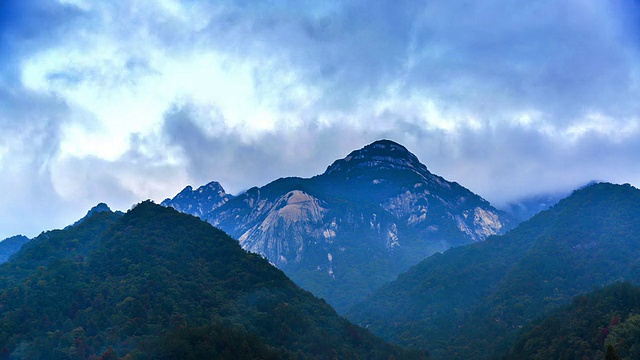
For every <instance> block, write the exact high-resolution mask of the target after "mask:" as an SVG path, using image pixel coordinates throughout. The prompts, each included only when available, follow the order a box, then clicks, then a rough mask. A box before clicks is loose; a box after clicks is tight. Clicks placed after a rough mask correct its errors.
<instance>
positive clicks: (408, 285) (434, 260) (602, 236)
mask: <svg viewBox="0 0 640 360" xmlns="http://www.w3.org/2000/svg"><path fill="white" fill-rule="evenodd" d="M638 259H640V191H639V190H638V189H636V188H634V187H631V186H629V185H613V184H606V183H601V184H595V185H592V186H589V187H586V188H583V189H580V190H577V191H575V192H574V193H573V194H572V195H571V196H569V197H567V198H565V199H563V200H561V201H560V202H559V203H558V204H556V205H555V206H553V207H552V208H550V209H549V210H546V211H543V212H541V213H539V214H538V215H536V216H534V217H533V218H531V219H530V220H529V221H526V222H524V223H522V224H520V225H519V226H518V227H516V228H515V229H513V230H511V231H510V232H508V233H507V234H505V235H502V236H495V237H490V238H488V239H487V240H486V241H484V242H480V243H475V244H471V245H468V246H465V247H459V248H454V249H450V250H448V251H446V252H445V253H443V254H436V255H433V256H431V257H429V258H427V259H425V260H424V261H422V262H420V263H419V264H418V265H416V266H414V267H413V268H411V269H410V270H409V271H407V272H406V273H403V274H401V275H399V276H398V278H397V280H395V281H394V282H392V283H390V284H387V285H385V286H383V287H382V288H380V289H379V290H378V291H377V292H376V293H375V294H373V295H372V296H371V297H369V298H368V299H367V300H366V301H364V302H362V303H360V304H358V305H356V306H354V307H353V308H352V309H351V310H350V311H349V312H347V314H346V316H347V318H349V319H350V320H352V321H353V322H355V323H357V324H361V325H362V326H365V327H367V328H368V329H370V330H371V331H372V332H373V333H375V334H377V335H379V336H381V337H383V338H384V339H386V340H388V341H391V342H394V343H397V344H401V345H408V346H412V347H416V348H423V349H429V350H430V351H431V353H432V354H433V355H435V356H436V357H441V358H448V359H455V358H458V359H463V358H478V359H482V358H488V357H490V356H498V355H500V354H501V353H504V352H505V351H507V350H508V349H509V347H510V346H511V345H510V344H511V342H512V341H513V340H514V338H515V335H516V332H517V330H518V329H520V328H522V327H523V326H526V325H527V324H528V323H529V322H530V321H531V320H533V319H535V318H537V317H539V316H542V315H543V314H544V313H546V312H547V311H550V310H552V309H555V308H557V307H558V306H560V305H563V304H567V303H568V302H569V301H570V300H571V299H572V298H573V297H574V296H577V295H579V294H581V293H584V292H587V291H590V290H592V289H593V287H596V286H602V285H606V284H609V283H613V282H615V281H619V280H628V281H631V282H633V283H638V282H640V261H639V260H638Z"/></svg>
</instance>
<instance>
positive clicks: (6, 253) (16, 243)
mask: <svg viewBox="0 0 640 360" xmlns="http://www.w3.org/2000/svg"><path fill="white" fill-rule="evenodd" d="M27 241H29V238H28V237H26V236H24V235H16V236H12V237H10V238H7V239H4V240H2V241H0V263H3V262H5V261H7V260H9V257H11V255H13V254H14V253H15V252H17V251H18V250H20V248H21V247H22V245H24V244H25V243H26V242H27Z"/></svg>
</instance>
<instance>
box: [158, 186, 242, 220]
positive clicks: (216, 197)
mask: <svg viewBox="0 0 640 360" xmlns="http://www.w3.org/2000/svg"><path fill="white" fill-rule="evenodd" d="M231 198H233V196H231V195H229V194H227V193H226V192H225V191H224V189H223V188H222V186H221V185H220V183H218V182H216V181H212V182H210V183H208V184H207V185H203V186H200V187H199V188H198V189H196V190H193V188H192V187H191V186H190V185H188V186H187V187H185V188H184V189H183V190H182V191H180V192H179V193H178V195H176V196H175V197H174V198H173V199H165V200H164V201H163V202H162V203H161V205H162V206H167V207H172V208H174V209H176V210H178V211H180V212H183V213H186V214H191V215H194V216H198V217H204V216H205V215H206V214H208V213H209V212H211V211H213V210H215V209H217V208H218V207H220V206H222V205H224V204H225V203H226V202H227V201H229V200H230V199H231Z"/></svg>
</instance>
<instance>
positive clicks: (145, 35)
mask: <svg viewBox="0 0 640 360" xmlns="http://www.w3.org/2000/svg"><path fill="white" fill-rule="evenodd" d="M638 10H640V9H639V6H638V4H637V3H633V2H629V1H622V0H617V1H616V0H614V1H605V0H597V1H578V0H564V1H551V0H548V1H536V2H534V3H531V4H523V3H522V2H516V1H510V0H501V1H497V0H484V1H463V2H426V3H425V2H422V1H376V2H365V1H349V2H346V1H323V2H316V1H284V0H281V1H271V2H269V3H268V4H267V3H260V2H258V3H256V2H247V1H239V0H238V1H198V0H191V1H173V0H163V1H142V0H140V1H114V2H91V1H83V0H59V1H54V0H37V1H33V2H22V1H17V0H8V1H4V2H2V4H0V51H1V52H2V54H3V60H0V189H2V196H0V209H2V210H0V219H2V220H0V238H3V237H6V236H9V235H13V234H15V233H26V234H27V235H29V236H32V235H35V234H36V233H37V232H38V231H41V230H45V229H48V228H53V227H61V226H64V225H66V224H68V223H70V222H72V221H73V220H75V218H77V217H80V216H82V215H83V214H84V213H85V212H86V210H87V208H88V207H90V206H92V205H94V204H95V203H97V202H100V201H105V202H108V203H109V204H110V205H112V206H114V207H116V208H121V209H126V208H128V207H130V206H131V205H132V204H133V203H136V202H139V201H141V200H143V199H146V198H153V199H155V200H162V199H163V198H164V197H168V196H172V195H174V194H175V193H176V192H177V191H179V190H180V189H181V188H182V187H184V186H185V185H187V184H193V185H200V184H203V183H206V182H208V181H210V180H218V181H220V182H221V183H222V184H223V186H224V187H225V188H226V189H228V190H230V191H231V192H238V191H241V190H243V189H246V188H248V187H250V186H254V185H262V184H265V183H267V182H269V181H270V180H273V179H275V178H278V177H283V176H312V175H315V174H318V173H321V172H322V171H324V169H325V168H326V166H327V165H329V164H330V163H331V162H332V161H333V160H335V159H336V158H340V157H343V156H344V155H346V154H347V153H348V152H349V151H351V150H353V149H356V148H360V147H362V146H364V145H365V144H367V143H368V142H371V141H373V140H376V139H379V138H390V139H392V140H395V141H398V142H400V143H403V144H404V145H405V146H407V147H408V148H409V149H410V150H411V151H413V152H414V153H416V155H418V157H419V158H420V159H421V160H422V161H423V162H424V163H425V164H426V165H427V166H428V167H429V169H430V170H431V171H433V172H434V173H437V174H439V175H442V176H444V177H445V178H447V179H450V180H454V181H457V182H459V183H461V184H462V185H464V186H467V187H469V188H470V189H471V190H473V191H475V192H477V193H479V194H480V195H482V196H484V197H485V198H487V199H488V200H490V201H492V202H496V203H502V202H505V201H508V200H510V199H513V198H516V197H518V196H522V195H528V194H533V193H537V192H542V191H553V190H559V189H569V188H572V187H575V186H578V185H580V184H582V183H585V182H587V181H589V180H591V179H601V180H609V181H614V182H630V183H632V184H635V185H639V184H640V175H639V174H638V172H637V170H636V169H637V167H638V165H639V164H640V151H638V150H640V149H638V147H640V145H637V144H638V141H637V139H639V138H640V123H639V115H638V114H640V103H639V102H638V101H637V99H638V98H640V36H638V35H637V34H640V31H639V30H640V29H638V26H639V25H640V18H639V17H638V16H636V15H634V14H639V13H640V11H638ZM4 54H6V56H4Z"/></svg>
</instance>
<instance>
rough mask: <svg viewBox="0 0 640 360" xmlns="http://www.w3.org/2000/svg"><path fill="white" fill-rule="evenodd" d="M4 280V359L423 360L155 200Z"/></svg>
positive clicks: (94, 221) (62, 233) (60, 240)
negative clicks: (335, 359) (371, 331)
mask: <svg viewBox="0 0 640 360" xmlns="http://www.w3.org/2000/svg"><path fill="white" fill-rule="evenodd" d="M0 279H1V280H2V282H3V284H4V285H5V286H4V287H3V288H2V291H0V324H2V325H1V327H0V346H1V347H0V350H1V351H2V352H3V354H4V355H9V354H10V355H11V356H12V357H13V358H30V359H45V358H46V359H77V358H80V359H86V358H94V359H97V358H103V359H107V358H115V357H116V356H118V357H123V356H129V357H130V358H134V359H152V358H166V359H177V358H192V359H196V358H203V357H207V358H227V359H253V358H265V359H269V358H272V359H276V358H378V359H387V358H389V357H391V356H393V357H396V358H413V357H419V354H417V353H408V352H406V351H404V350H401V349H399V348H396V347H393V346H390V345H388V344H386V343H384V342H383V341H381V340H379V339H378V338H376V337H374V336H372V335H371V334H370V333H369V332H367V331H366V330H363V329H361V328H359V327H357V326H355V325H353V324H351V323H349V322H348V321H346V320H345V319H343V318H341V317H339V316H338V315H337V314H336V313H335V311H334V310H333V309H332V308H331V307H330V306H328V305H327V304H326V303H325V302H324V301H322V300H319V299H317V298H315V297H314V296H312V295H311V294H310V293H308V292H305V291H303V290H301V289H300V288H298V287H297V286H296V285H294V284H293V283H292V282H291V281H290V280H289V279H288V278H287V277H286V276H285V275H284V274H283V273H282V272H281V271H280V270H278V269H276V268H274V267H273V266H271V265H270V264H269V263H268V262H267V261H266V260H265V259H263V258H261V257H260V256H258V255H255V254H251V253H248V252H246V251H244V250H242V249H241V248H240V246H239V245H238V243H237V241H235V240H233V239H231V238H230V237H228V236H227V235H226V234H225V233H223V232H222V231H220V230H217V229H215V228H213V227H212V226H211V225H209V224H207V223H206V222H204V221H202V220H199V219H197V218H195V217H192V216H189V215H184V214H180V213H178V212H176V211H175V210H173V209H168V208H163V207H161V206H158V205H155V204H152V203H150V202H144V203H142V204H139V205H138V206H137V207H135V208H134V209H133V210H131V211H130V212H128V213H127V214H125V215H124V216H119V215H115V214H113V213H98V214H95V215H92V216H91V217H90V218H88V219H86V220H85V221H83V222H82V223H80V224H78V225H76V226H74V227H71V228H69V229H66V230H58V231H53V232H48V233H43V234H42V235H40V236H39V237H38V238H36V239H34V240H33V241H31V242H30V243H29V246H28V247H26V246H25V248H24V249H23V250H22V251H21V252H19V253H18V254H16V257H15V258H14V259H12V260H10V261H9V262H8V263H6V264H5V265H4V266H3V267H2V268H0ZM205 355H206V356H205Z"/></svg>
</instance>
